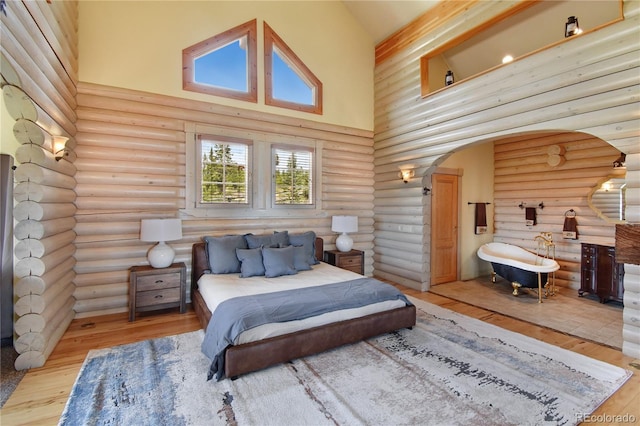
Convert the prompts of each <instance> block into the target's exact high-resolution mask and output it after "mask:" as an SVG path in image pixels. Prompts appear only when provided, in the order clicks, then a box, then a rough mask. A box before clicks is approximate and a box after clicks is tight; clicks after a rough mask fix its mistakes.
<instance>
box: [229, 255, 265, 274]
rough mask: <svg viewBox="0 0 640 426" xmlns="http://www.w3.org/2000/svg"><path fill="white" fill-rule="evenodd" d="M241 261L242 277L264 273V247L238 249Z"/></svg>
mask: <svg viewBox="0 0 640 426" xmlns="http://www.w3.org/2000/svg"><path fill="white" fill-rule="evenodd" d="M236 255H237V256H238V260H239V261H240V278H247V277H254V276H256V275H264V265H263V263H262V248H254V249H236Z"/></svg>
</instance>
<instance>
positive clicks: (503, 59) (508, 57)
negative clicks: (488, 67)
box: [502, 55, 513, 64]
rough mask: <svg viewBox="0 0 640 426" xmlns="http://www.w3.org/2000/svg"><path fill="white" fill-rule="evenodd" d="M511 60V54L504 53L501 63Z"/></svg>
mask: <svg viewBox="0 0 640 426" xmlns="http://www.w3.org/2000/svg"><path fill="white" fill-rule="evenodd" d="M512 61H513V56H511V55H504V58H502V63H503V64H508V63H509V62H512Z"/></svg>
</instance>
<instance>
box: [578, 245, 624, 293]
mask: <svg viewBox="0 0 640 426" xmlns="http://www.w3.org/2000/svg"><path fill="white" fill-rule="evenodd" d="M623 284H624V264H622V263H616V249H615V247H610V246H603V245H599V244H587V243H583V244H582V256H581V262H580V290H578V295H580V296H582V295H584V293H589V294H591V295H594V296H597V297H598V298H599V299H600V303H605V302H607V301H609V300H615V301H618V302H622V295H623V293H624V287H623Z"/></svg>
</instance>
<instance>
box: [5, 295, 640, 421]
mask: <svg viewBox="0 0 640 426" xmlns="http://www.w3.org/2000/svg"><path fill="white" fill-rule="evenodd" d="M397 287H398V288H400V289H401V290H402V291H404V292H405V293H406V294H407V295H410V296H413V297H416V298H418V299H421V300H425V301H427V302H430V303H433V304H436V305H440V306H443V307H445V308H448V309H451V310H453V311H456V312H460V313H462V314H465V315H468V316H470V317H473V318H478V319H480V320H482V321H485V322H488V323H491V324H495V325H497V326H500V327H503V328H505V329H508V330H512V331H515V332H518V333H522V334H525V335H527V336H531V337H534V338H536V339H539V340H542V341H545V342H547V343H551V344H553V345H556V346H559V347H562V348H565V349H568V350H571V351H574V352H578V353H581V354H584V355H586V356H589V357H592V358H596V359H599V360H601V361H605V362H608V363H610V364H613V365H617V366H620V367H623V368H626V369H629V370H632V371H633V373H634V375H633V377H632V378H631V379H630V380H629V381H628V382H627V383H625V385H624V386H623V387H622V388H621V389H620V390H619V391H618V392H616V393H615V394H614V395H613V396H612V397H610V398H609V399H608V400H607V401H606V402H605V403H604V404H603V405H602V406H600V408H598V410H597V411H596V412H595V413H594V414H593V417H591V418H589V419H588V420H589V422H588V423H594V424H625V423H632V424H633V423H638V422H640V370H638V369H637V368H636V367H633V366H630V364H635V365H638V364H639V361H638V360H634V359H632V358H630V357H627V356H624V355H622V353H621V352H620V351H617V350H615V349H612V348H609V347H606V346H603V345H599V344H595V343H592V342H588V341H585V340H583V339H579V338H576V337H572V336H569V335H566V334H562V333H559V332H555V331H552V330H549V329H547V328H544V327H538V326H534V325H532V324H530V323H527V322H523V321H519V320H517V319H514V318H510V317H506V316H503V315H500V314H496V313H492V312H490V311H487V310H485V309H482V308H477V307H474V306H471V305H468V304H465V303H462V302H457V301H454V300H452V299H449V298H446V297H442V296H438V295H435V294H432V293H421V292H419V291H417V290H412V289H408V288H405V287H402V286H399V285H398V286H397ZM198 328H200V325H199V323H198V319H197V318H196V316H195V313H194V312H193V310H191V309H189V310H188V311H187V313H185V314H182V315H181V314H179V313H178V312H177V311H168V312H166V313H163V314H158V313H155V314H149V315H146V316H140V317H139V319H137V320H136V321H135V322H128V316H127V314H126V313H122V314H115V315H108V316H103V317H96V318H87V319H78V320H74V321H73V322H72V323H71V325H70V326H69V329H68V330H67V331H66V333H65V334H64V336H63V337H62V339H61V340H60V342H59V343H58V345H57V347H56V348H55V350H54V351H53V352H52V354H51V356H50V357H49V359H48V360H47V363H46V364H45V366H44V367H42V368H34V369H32V370H30V371H29V372H28V373H27V374H26V376H25V377H24V379H22V381H21V382H20V385H19V386H18V388H17V389H16V391H15V392H14V393H13V395H11V397H10V398H9V400H8V401H7V402H6V404H5V405H4V407H3V408H2V410H1V411H0V423H1V424H2V425H3V426H9V425H11V426H13V425H56V424H57V423H58V419H59V417H60V414H61V413H62V410H63V409H64V406H65V404H66V401H67V398H68V397H69V393H70V391H71V388H72V386H73V383H74V382H75V379H76V376H77V374H78V372H79V370H80V367H81V365H82V362H83V361H84V358H85V357H86V355H87V353H88V351H89V350H91V349H99V348H106V347H110V346H115V345H120V344H125V343H131V342H136V341H140V340H145V339H150V338H153V337H161V336H169V335H172V334H178V333H185V332H188V331H193V330H197V329H198ZM617 416H619V417H617ZM624 416H626V417H624ZM625 419H626V420H627V421H625ZM629 420H631V421H629Z"/></svg>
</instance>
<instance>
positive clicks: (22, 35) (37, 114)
mask: <svg viewBox="0 0 640 426" xmlns="http://www.w3.org/2000/svg"><path fill="white" fill-rule="evenodd" d="M5 7H6V14H4V13H3V14H0V17H1V19H2V25H0V31H1V34H0V38H1V39H2V43H1V53H2V92H3V97H4V101H5V105H6V107H7V110H8V112H9V114H10V115H11V117H12V118H13V120H15V122H14V126H13V134H14V135H15V138H16V140H17V141H18V142H19V144H20V145H19V147H18V149H17V151H16V152H15V153H14V156H15V158H16V163H17V168H16V170H15V173H14V179H15V189H14V200H15V203H14V204H15V208H14V212H13V214H14V219H15V222H16V226H15V230H14V236H15V238H16V240H17V243H16V245H15V247H14V254H15V261H14V263H15V265H14V295H15V297H16V298H17V299H16V302H15V306H14V312H15V316H16V318H15V321H14V332H15V334H14V347H15V349H16V351H17V352H18V354H19V355H18V357H17V359H16V361H15V367H16V368H17V369H19V370H22V369H28V368H32V367H41V366H42V365H44V362H45V361H46V359H47V357H48V356H49V354H50V353H51V351H52V350H53V348H54V347H55V345H56V344H57V342H58V341H59V340H60V338H61V336H62V334H63V333H64V332H65V330H66V329H67V327H68V325H69V323H70V322H71V320H72V319H73V317H74V311H73V305H74V303H75V300H74V298H73V291H74V285H73V280H74V277H75V274H74V271H73V267H74V265H75V260H74V257H73V256H74V254H75V245H74V240H75V232H74V231H73V227H74V225H75V219H74V215H75V212H76V207H75V204H74V202H75V199H76V194H75V192H74V188H75V179H74V175H75V172H76V168H75V166H74V165H73V164H72V162H71V161H70V160H72V159H73V148H74V146H75V140H74V136H75V133H76V128H75V121H76V114H75V108H76V103H75V102H76V101H75V86H76V82H77V31H76V30H77V2H75V1H65V2H55V3H48V2H44V1H38V2H36V1H25V2H20V1H10V2H6V4H5ZM53 136H64V137H66V138H68V140H67V142H66V149H67V153H68V155H67V156H65V158H63V159H61V160H60V161H57V160H56V159H55V158H54V153H53V152H52V149H53V143H52V137H53Z"/></svg>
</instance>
